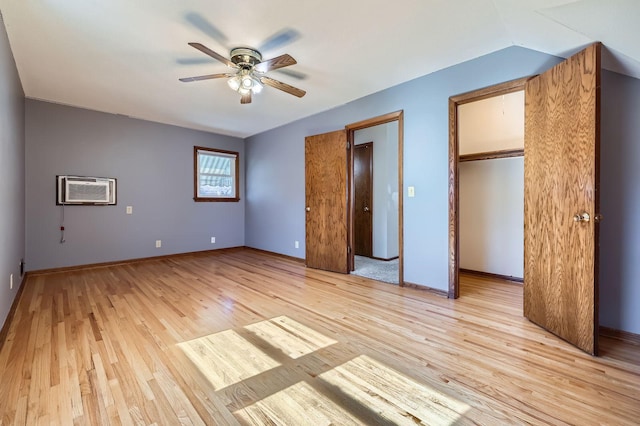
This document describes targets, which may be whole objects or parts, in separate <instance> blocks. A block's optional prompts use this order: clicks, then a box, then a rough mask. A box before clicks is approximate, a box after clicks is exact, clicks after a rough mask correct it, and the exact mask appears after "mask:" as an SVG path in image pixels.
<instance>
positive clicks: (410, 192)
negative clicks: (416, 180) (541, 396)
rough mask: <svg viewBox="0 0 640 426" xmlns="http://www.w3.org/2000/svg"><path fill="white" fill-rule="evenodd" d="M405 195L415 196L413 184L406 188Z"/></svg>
mask: <svg viewBox="0 0 640 426" xmlns="http://www.w3.org/2000/svg"><path fill="white" fill-rule="evenodd" d="M407 195H408V196H409V197H415V196H416V187H415V186H410V187H408V188H407Z"/></svg>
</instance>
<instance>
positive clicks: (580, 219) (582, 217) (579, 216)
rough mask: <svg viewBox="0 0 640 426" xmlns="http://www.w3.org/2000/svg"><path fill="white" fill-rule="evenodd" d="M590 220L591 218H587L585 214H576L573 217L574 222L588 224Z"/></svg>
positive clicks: (587, 215) (587, 214)
mask: <svg viewBox="0 0 640 426" xmlns="http://www.w3.org/2000/svg"><path fill="white" fill-rule="evenodd" d="M590 219H591V216H589V213H587V212H582V213H576V215H575V216H573V220H574V222H589V220H590Z"/></svg>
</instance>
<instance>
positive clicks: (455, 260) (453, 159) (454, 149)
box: [447, 76, 535, 299]
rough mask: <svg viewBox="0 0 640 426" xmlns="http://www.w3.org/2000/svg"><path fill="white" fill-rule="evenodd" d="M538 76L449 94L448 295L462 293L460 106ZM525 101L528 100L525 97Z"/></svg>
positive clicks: (521, 85)
mask: <svg viewBox="0 0 640 426" xmlns="http://www.w3.org/2000/svg"><path fill="white" fill-rule="evenodd" d="M533 77H535V76H528V77H523V78H518V79H516V80H511V81H507V82H505V83H500V84H496V85H493V86H489V87H484V88H482V89H478V90H472V91H470V92H466V93H461V94H459V95H455V96H451V97H450V98H449V289H448V291H447V297H448V298H449V299H457V298H458V297H460V283H459V273H460V235H459V232H460V217H459V216H460V214H459V209H460V199H459V197H460V188H459V186H460V185H459V183H460V182H459V170H458V165H459V162H460V161H459V159H460V158H459V156H460V154H459V146H458V145H459V141H458V106H459V105H463V104H467V103H470V102H475V101H481V100H483V99H487V98H492V97H494V96H500V95H506V94H508V93H513V92H518V91H520V90H524V87H525V84H526V82H527V81H528V80H529V79H531V78H533ZM525 102H526V100H525Z"/></svg>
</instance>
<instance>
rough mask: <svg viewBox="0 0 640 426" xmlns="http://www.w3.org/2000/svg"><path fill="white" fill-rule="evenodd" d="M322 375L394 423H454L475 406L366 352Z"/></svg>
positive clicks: (322, 377)
mask: <svg viewBox="0 0 640 426" xmlns="http://www.w3.org/2000/svg"><path fill="white" fill-rule="evenodd" d="M318 378H319V379H320V380H323V381H326V382H327V383H329V384H331V385H333V386H335V387H336V388H338V389H339V390H340V392H341V393H343V394H344V395H346V396H347V397H348V398H349V399H353V401H354V402H356V403H358V404H360V405H361V406H364V407H368V408H369V410H372V411H374V412H376V413H377V414H378V415H379V416H380V417H381V418H383V419H386V420H387V421H390V422H393V423H394V424H411V425H413V424H416V423H418V424H421V423H424V424H433V425H452V424H455V423H456V422H457V421H458V420H460V419H461V418H462V416H463V415H464V414H465V413H466V412H467V411H468V410H469V409H470V408H471V407H469V406H468V405H467V404H465V403H463V402H460V401H458V400H456V399H454V398H452V397H450V396H448V395H446V394H444V393H442V392H439V391H437V390H436V389H433V388H431V387H429V386H426V385H423V384H421V383H418V382H416V381H415V380H413V379H411V378H409V377H407V376H405V375H403V374H401V373H399V372H397V371H395V370H393V369H391V368H389V367H387V366H386V365H384V364H382V363H380V362H378V361H376V360H374V359H372V358H370V357H368V356H366V355H361V356H359V357H357V358H354V359H352V360H351V361H348V362H346V363H344V364H342V365H340V366H338V367H335V368H333V369H331V370H329V371H327V372H326V373H323V374H320V375H319V376H318Z"/></svg>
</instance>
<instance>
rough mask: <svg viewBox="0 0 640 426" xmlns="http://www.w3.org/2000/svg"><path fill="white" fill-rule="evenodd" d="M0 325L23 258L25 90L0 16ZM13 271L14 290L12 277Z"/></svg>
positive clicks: (8, 305)
mask: <svg viewBox="0 0 640 426" xmlns="http://www.w3.org/2000/svg"><path fill="white" fill-rule="evenodd" d="M0 200H2V201H0V327H1V325H2V324H4V321H5V319H6V318H7V314H8V313H9V309H10V308H11V303H12V302H13V300H14V299H15V297H16V293H17V291H18V287H19V286H20V282H21V277H20V267H19V263H20V259H22V258H23V257H24V253H25V248H24V232H25V219H24V217H25V215H24V92H23V91H22V85H21V84H20V79H19V78H18V72H17V70H16V65H15V62H14V61H13V55H12V53H11V48H10V47H9V40H8V38H7V33H6V32H5V29H4V22H3V21H2V17H1V15H0ZM11 274H13V279H14V286H13V290H10V289H9V276H10V275H11Z"/></svg>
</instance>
